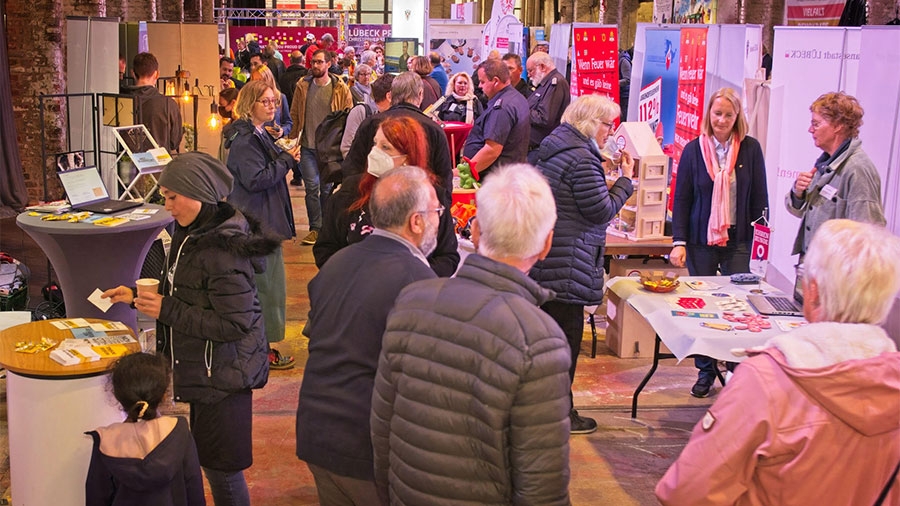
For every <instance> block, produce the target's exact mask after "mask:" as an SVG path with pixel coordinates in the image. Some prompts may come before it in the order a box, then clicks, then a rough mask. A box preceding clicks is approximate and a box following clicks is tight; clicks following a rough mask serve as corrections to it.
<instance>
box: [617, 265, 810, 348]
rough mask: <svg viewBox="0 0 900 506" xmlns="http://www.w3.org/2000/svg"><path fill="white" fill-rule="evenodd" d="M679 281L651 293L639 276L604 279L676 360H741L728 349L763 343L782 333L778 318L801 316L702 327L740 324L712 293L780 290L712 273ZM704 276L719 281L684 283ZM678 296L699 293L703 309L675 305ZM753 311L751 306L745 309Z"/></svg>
mask: <svg viewBox="0 0 900 506" xmlns="http://www.w3.org/2000/svg"><path fill="white" fill-rule="evenodd" d="M680 280H681V285H680V286H679V287H678V288H677V289H676V290H675V291H673V292H670V293H653V292H650V291H647V290H645V289H644V288H643V287H642V286H641V284H640V278H638V277H616V278H612V279H610V280H609V281H608V282H607V283H606V287H607V288H608V289H609V290H612V291H613V292H615V294H616V295H618V296H619V297H620V298H622V299H623V300H627V301H628V303H629V304H631V305H632V306H633V307H634V309H635V310H637V312H638V313H640V314H641V316H643V317H644V318H646V319H647V322H649V323H650V325H651V326H652V327H653V329H654V330H655V331H656V334H657V335H658V336H659V338H660V339H661V340H662V342H663V343H664V344H665V345H666V347H667V348H669V350H671V351H672V353H673V354H674V355H675V356H676V357H677V358H678V360H679V361H681V360H682V359H684V358H685V357H687V356H689V355H706V356H709V357H713V358H717V359H719V360H728V361H731V362H740V361H741V360H743V358H744V357H735V356H734V355H733V354H732V353H731V350H732V349H735V348H749V347H753V346H760V345H762V344H765V342H766V341H767V340H769V339H770V338H772V337H775V336H777V335H779V334H782V333H784V330H782V329H781V328H780V327H779V325H778V323H777V322H778V321H779V320H781V321H783V322H785V323H787V322H790V323H796V322H802V321H803V319H802V318H794V317H775V316H772V317H770V318H769V320H768V321H769V322H771V324H772V328H770V329H763V330H762V331H761V332H750V331H749V330H734V329H733V330H728V331H724V330H716V329H710V328H706V327H702V326H701V325H700V324H701V323H702V322H710V323H724V324H729V325H732V326H733V327H734V326H737V325H740V324H735V323H731V322H727V321H725V320H724V319H723V314H722V313H723V311H724V310H723V309H720V308H719V307H718V306H717V304H716V301H721V300H723V299H724V298H722V297H716V296H714V295H712V294H713V293H727V294H729V295H732V296H734V297H735V298H736V299H741V300H746V297H747V294H749V293H750V290H753V289H758V288H761V289H762V290H764V291H765V293H766V294H769V293H773V294H780V292H778V291H777V290H776V289H775V288H774V287H772V286H771V285H768V284H767V283H765V282H763V283H761V284H760V285H756V284H753V285H735V284H732V283H731V280H730V278H729V277H728V276H712V277H698V276H693V277H682V278H680ZM692 280H703V281H706V282H707V283H714V284H716V285H719V288H716V289H713V290H702V291H701V290H693V289H691V288H690V287H688V286H687V283H686V282H687V281H692ZM679 297H699V298H702V299H703V300H704V302H705V304H706V305H705V307H703V308H702V309H684V308H681V307H678V306H676V305H674V301H675V300H677V299H678V298H679ZM673 311H687V312H699V313H715V314H716V318H714V319H703V318H692V317H687V316H673V314H672V312H673ZM747 312H749V313H754V314H755V311H754V310H753V309H752V307H751V308H750V309H748V310H747ZM742 313H743V311H738V312H737V313H736V315H737V316H741V315H742Z"/></svg>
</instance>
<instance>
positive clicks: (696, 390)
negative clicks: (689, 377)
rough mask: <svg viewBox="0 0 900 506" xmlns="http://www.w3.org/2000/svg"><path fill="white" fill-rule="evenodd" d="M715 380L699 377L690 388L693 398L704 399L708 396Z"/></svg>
mask: <svg viewBox="0 0 900 506" xmlns="http://www.w3.org/2000/svg"><path fill="white" fill-rule="evenodd" d="M714 380H715V378H711V377H709V376H701V377H700V378H699V379H698V380H697V382H696V383H694V386H693V387H691V395H693V396H694V397H699V398H701V399H702V398H704V397H706V396H707V395H709V389H710V388H711V387H712V384H713V381H714Z"/></svg>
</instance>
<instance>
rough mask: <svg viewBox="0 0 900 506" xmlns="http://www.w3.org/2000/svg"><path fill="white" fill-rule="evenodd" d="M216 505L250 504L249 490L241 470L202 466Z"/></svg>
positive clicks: (242, 505)
mask: <svg viewBox="0 0 900 506" xmlns="http://www.w3.org/2000/svg"><path fill="white" fill-rule="evenodd" d="M203 474H205V475H206V481H208V482H209V489H210V491H211V492H212V496H213V503H215V505H216V506H250V490H249V489H248V488H247V481H246V480H244V472H243V471H233V472H229V471H216V470H215V469H209V468H206V467H204V468H203Z"/></svg>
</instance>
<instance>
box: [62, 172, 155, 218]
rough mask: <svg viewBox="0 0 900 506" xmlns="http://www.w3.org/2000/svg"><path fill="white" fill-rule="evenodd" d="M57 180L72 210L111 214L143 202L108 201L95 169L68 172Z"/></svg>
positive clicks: (106, 193) (107, 195)
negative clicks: (63, 189) (64, 191)
mask: <svg viewBox="0 0 900 506" xmlns="http://www.w3.org/2000/svg"><path fill="white" fill-rule="evenodd" d="M59 180H60V182H61V183H62V185H63V188H65V190H66V195H67V196H68V197H69V202H70V203H71V204H72V209H77V210H79V211H90V212H93V213H101V214H111V213H117V212H119V211H124V210H126V209H132V208H135V207H140V206H141V205H142V204H143V202H132V201H130V200H110V198H109V192H108V191H107V190H106V185H104V184H103V180H102V179H100V172H99V171H98V170H97V167H93V166H92V167H85V168H83V169H75V170H68V171H66V172H60V173H59Z"/></svg>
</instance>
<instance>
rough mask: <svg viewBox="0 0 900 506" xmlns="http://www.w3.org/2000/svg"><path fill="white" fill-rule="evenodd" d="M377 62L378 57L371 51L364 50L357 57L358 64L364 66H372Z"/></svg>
mask: <svg viewBox="0 0 900 506" xmlns="http://www.w3.org/2000/svg"><path fill="white" fill-rule="evenodd" d="M377 60H378V55H377V54H375V51H372V50H371V49H366V50H365V51H363V52H362V53H360V55H359V63H365V64H366V65H374V64H375V62H376V61H377Z"/></svg>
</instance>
